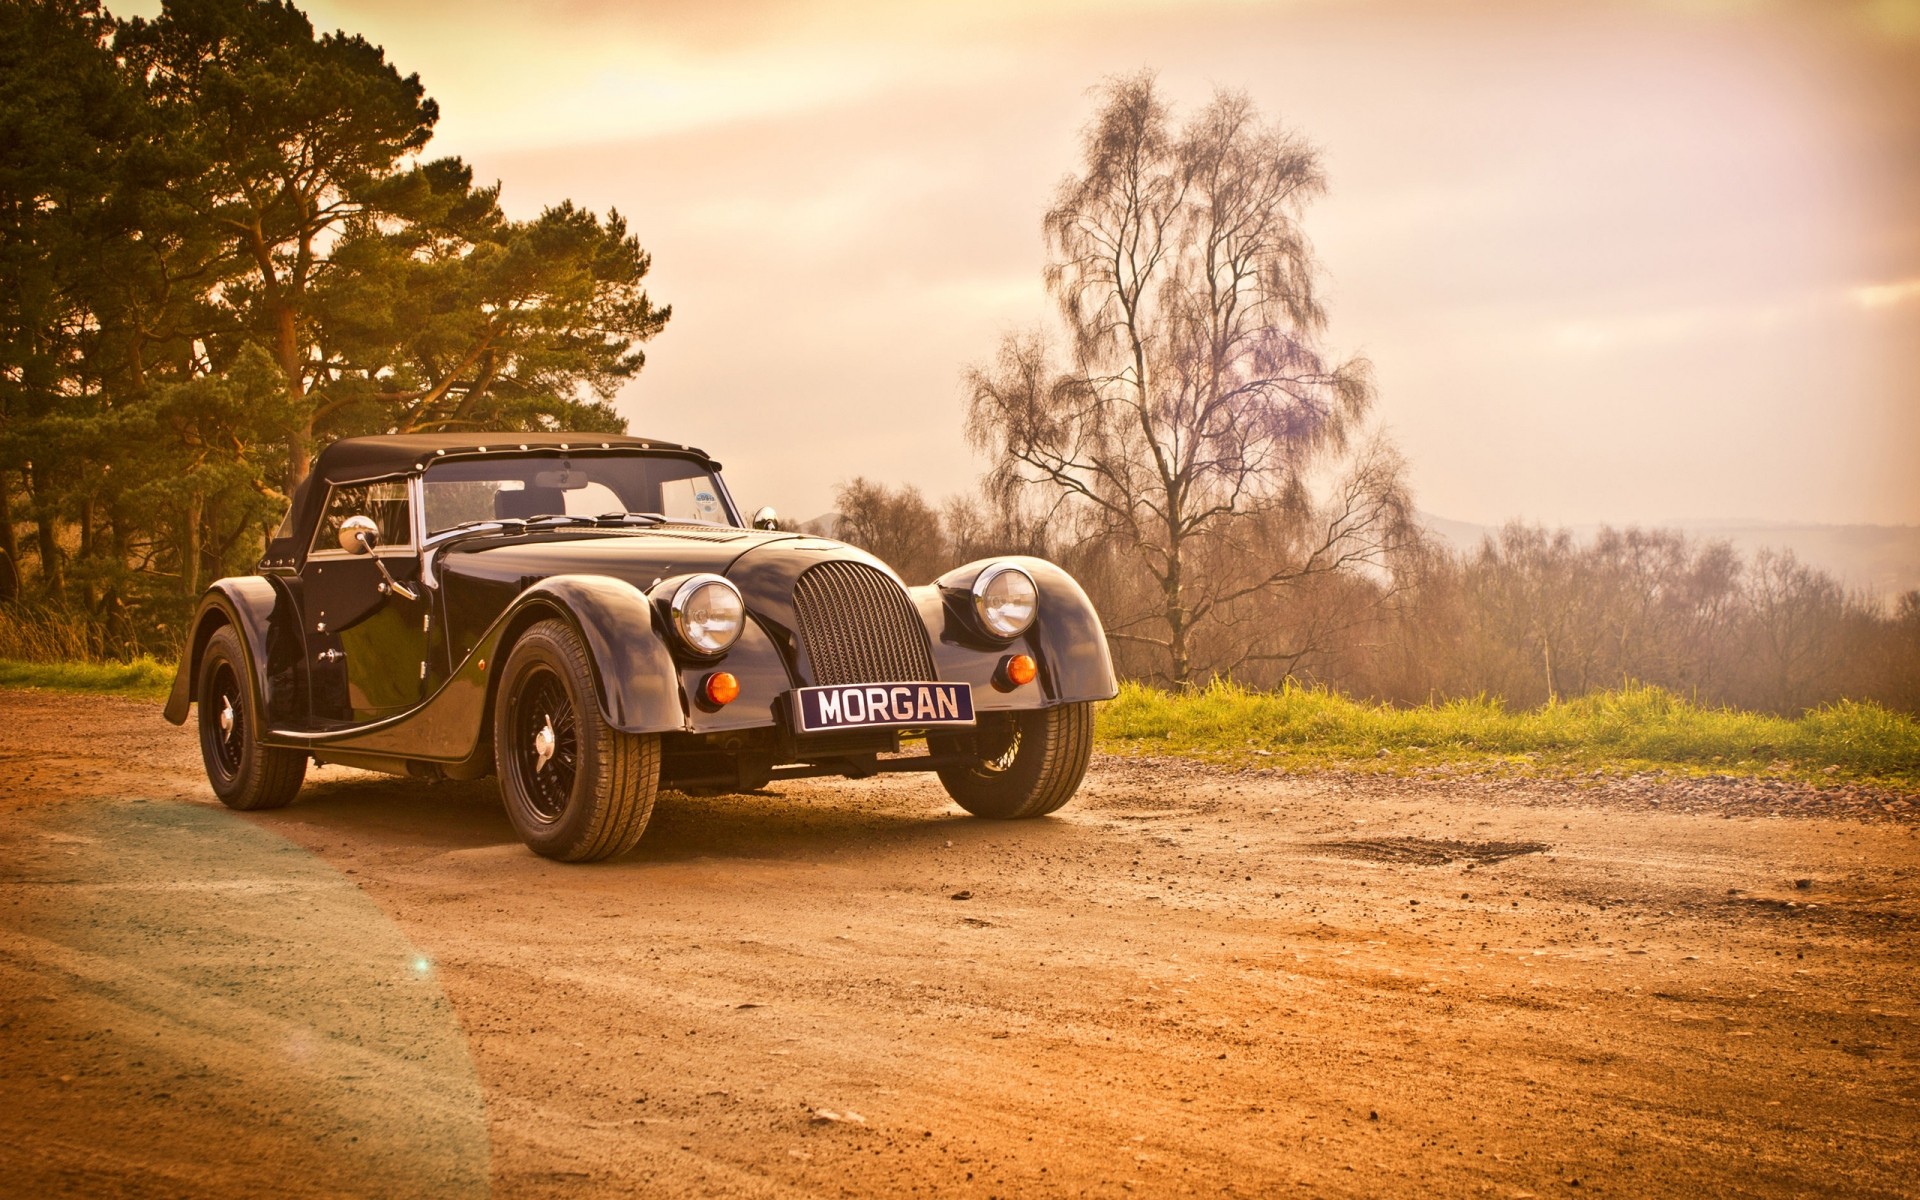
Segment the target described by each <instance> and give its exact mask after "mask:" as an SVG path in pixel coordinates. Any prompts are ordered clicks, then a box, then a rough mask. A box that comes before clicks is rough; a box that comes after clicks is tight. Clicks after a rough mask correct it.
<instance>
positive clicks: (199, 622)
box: [162, 575, 279, 729]
mask: <svg viewBox="0 0 1920 1200" xmlns="http://www.w3.org/2000/svg"><path fill="white" fill-rule="evenodd" d="M278 600H279V593H278V592H277V591H276V590H275V588H274V586H273V584H272V583H270V582H269V581H268V580H267V579H265V578H264V577H262V576H259V575H247V576H241V577H237V578H232V579H217V580H215V581H214V582H213V583H212V584H211V585H209V586H208V588H207V591H206V594H205V595H203V596H201V597H200V604H199V606H198V607H197V608H195V609H194V610H193V620H192V621H190V622H188V624H187V629H188V630H189V632H188V634H187V644H186V645H185V646H184V647H183V648H182V649H181V652H180V669H179V670H178V671H177V672H176V673H175V674H174V677H173V691H172V692H171V693H169V694H168V696H167V707H166V708H165V709H164V710H162V711H163V715H164V716H165V717H166V718H167V720H169V721H171V722H173V723H174V724H175V725H185V724H186V723H187V713H188V710H189V709H190V708H191V707H192V705H193V697H194V688H195V685H196V684H198V683H199V674H200V656H201V654H202V653H204V652H205V650H206V648H207V639H208V638H211V637H212V636H213V635H214V633H215V631H217V630H218V629H219V628H220V627H221V626H222V625H231V626H233V627H234V629H235V631H237V632H238V633H239V635H240V649H241V652H242V653H243V654H245V655H246V659H247V674H248V677H249V678H250V679H251V680H252V681H253V686H252V687H250V688H248V689H247V714H248V716H249V717H250V718H251V719H252V721H253V728H255V729H265V728H266V727H267V720H266V702H265V697H266V695H267V636H268V631H269V630H270V629H271V627H272V624H273V606H274V604H275V603H277V602H278Z"/></svg>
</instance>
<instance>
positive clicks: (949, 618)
mask: <svg viewBox="0 0 1920 1200" xmlns="http://www.w3.org/2000/svg"><path fill="white" fill-rule="evenodd" d="M995 563H1010V564H1012V565H1013V566H1016V567H1019V568H1021V569H1022V570H1024V571H1026V573H1027V574H1028V575H1031V576H1032V577H1033V584H1034V587H1036V588H1038V589H1039V591H1040V612H1039V615H1038V616H1037V617H1036V618H1035V619H1034V622H1033V627H1032V628H1031V629H1029V630H1027V632H1026V633H1024V634H1022V635H1021V636H1020V637H1019V638H1016V639H1015V641H1014V644H1013V645H1011V646H1009V645H1007V644H1005V643H1001V642H996V641H991V640H989V639H987V638H985V637H983V636H982V635H981V634H980V633H979V631H978V630H977V629H976V628H975V627H974V625H973V623H972V621H971V619H970V618H971V608H972V601H971V592H972V588H973V582H974V580H975V579H976V578H978V577H979V575H980V572H982V571H984V570H985V569H987V568H988V567H990V566H993V565H994V564H995ZM934 591H935V592H936V593H937V594H938V596H939V598H940V607H941V610H942V616H943V621H944V626H945V628H944V631H943V630H942V628H941V627H939V626H932V622H931V621H930V622H929V625H930V626H931V627H930V628H929V630H928V632H930V633H931V634H933V639H934V650H935V653H936V655H938V654H940V652H941V651H942V650H943V649H946V648H948V647H954V646H958V647H965V648H967V649H968V650H969V651H970V653H969V655H968V660H977V659H978V658H979V652H980V651H982V650H986V651H994V650H1000V651H1013V650H1016V649H1018V648H1019V647H1021V646H1023V645H1024V646H1025V647H1026V648H1027V649H1028V650H1030V651H1031V652H1032V653H1033V655H1034V657H1035V658H1037V659H1038V660H1039V661H1040V679H1041V684H1042V686H1043V687H1044V689H1045V693H1046V700H1047V703H1048V704H1049V705H1052V704H1071V703H1076V702H1079V701H1085V700H1111V699H1113V698H1114V697H1115V696H1116V695H1118V694H1119V692H1120V684H1119V681H1118V680H1116V679H1115V678H1114V674H1113V655H1112V653H1111V652H1110V651H1109V650H1108V648H1107V631H1106V628H1105V627H1104V626H1102V625H1101V624H1100V614H1099V613H1098V612H1096V611H1094V607H1093V601H1092V600H1089V599H1088V598H1087V593H1086V591H1085V590H1084V589H1083V588H1081V586H1080V584H1079V582H1078V581H1076V580H1075V579H1074V577H1073V576H1071V575H1069V574H1067V573H1066V572H1065V571H1063V570H1061V569H1060V568H1059V567H1057V566H1055V565H1054V564H1053V563H1050V562H1048V561H1047V560H1046V559H1044V558H1033V557H1031V556H1028V555H1012V556H1009V557H1005V558H987V559H981V560H979V561H978V562H970V563H968V564H967V565H965V566H963V567H955V568H954V569H953V570H951V571H948V572H947V573H946V574H945V575H942V576H941V577H940V578H939V579H937V580H935V581H934ZM924 611H925V610H924V609H923V612H924ZM996 661H997V660H996ZM941 665H942V676H941V677H942V678H949V676H947V675H946V674H945V670H946V665H947V664H946V663H945V662H944V661H943V662H942V664H941ZM955 665H956V666H959V665H960V664H959V662H956V664H955ZM975 691H976V693H978V692H979V689H978V688H977V687H976V689H975ZM995 707H998V706H997V705H995Z"/></svg>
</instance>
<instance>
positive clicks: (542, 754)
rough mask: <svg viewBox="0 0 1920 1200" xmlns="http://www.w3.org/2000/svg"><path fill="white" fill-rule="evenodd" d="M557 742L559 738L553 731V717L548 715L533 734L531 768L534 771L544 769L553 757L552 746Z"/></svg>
mask: <svg viewBox="0 0 1920 1200" xmlns="http://www.w3.org/2000/svg"><path fill="white" fill-rule="evenodd" d="M558 743H559V739H558V738H557V737H555V736H554V732H553V717H551V716H548V717H546V718H545V721H544V723H543V724H542V725H541V726H540V732H538V733H536V734H534V735H533V758H534V762H533V769H534V770H535V771H544V770H546V768H547V763H548V762H550V761H551V760H552V758H553V751H554V747H555V746H556V745H557V744H558Z"/></svg>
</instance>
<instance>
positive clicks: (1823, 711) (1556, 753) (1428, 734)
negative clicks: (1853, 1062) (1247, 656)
mask: <svg viewBox="0 0 1920 1200" xmlns="http://www.w3.org/2000/svg"><path fill="white" fill-rule="evenodd" d="M173 672H174V668H173V666H172V665H171V664H169V663H162V662H156V661H154V660H153V659H151V658H142V659H137V660H135V661H133V662H127V663H93V662H60V663H41V662H19V661H15V660H12V659H0V687H10V688H48V689H52V690H56V691H65V692H90V693H95V694H105V695H119V696H136V697H140V698H144V699H159V698H162V697H164V696H165V695H166V694H167V691H168V689H169V688H171V687H172V686H173ZM1098 733H1099V739H1100V748H1101V749H1102V750H1105V751H1107V752H1109V753H1116V754H1166V755H1174V756H1178V757H1183V758H1194V759H1200V760H1203V761H1208V762H1218V763H1224V764H1228V765H1234V766H1266V767H1283V768H1285V769H1287V770H1294V771H1303V770H1305V771H1311V770H1336V769H1337V770H1357V771H1370V772H1384V773H1391V774H1408V773H1411V772H1414V771H1419V770H1422V769H1428V768H1451V769H1454V770H1458V771H1469V772H1481V771H1488V770H1500V771H1517V772H1521V773H1526V774H1541V775H1559V776H1565V775H1574V774H1590V773H1592V772H1593V771H1595V770H1599V771H1604V772H1606V773H1608V774H1631V773H1634V772H1639V771H1654V770H1664V771H1667V772H1669V773H1679V774H1689V775H1709V774H1730V775H1760V776H1771V777H1776V778H1778V777H1784V778H1792V779H1805V780H1811V781H1815V782H1824V783H1835V782H1856V781H1857V782H1870V783H1876V784H1880V785H1883V786H1892V787H1898V788H1901V789H1903V790H1909V791H1920V721H1916V720H1915V719H1914V718H1912V717H1909V716H1905V715H1903V714H1900V713H1896V712H1891V711H1889V710H1887V709H1884V708H1881V707H1880V706H1879V705H1877V704H1861V703H1856V702H1854V701H1841V702H1840V703H1838V704H1833V705H1829V706H1827V707H1824V708H1817V709H1814V710H1813V711H1811V712H1808V713H1806V714H1804V715H1802V716H1799V717H1774V716H1768V715H1766V714H1763V713H1750V712H1741V711H1738V710H1736V709H1727V708H1703V707H1700V706H1698V705H1695V704H1690V703H1688V702H1687V701H1685V700H1683V699H1681V698H1680V697H1678V696H1675V695H1674V694H1673V693H1671V692H1668V691H1665V690H1663V689H1661V688H1657V687H1640V686H1629V687H1625V688H1621V689H1619V690H1617V691H1610V692H1597V693H1595V694H1593V695H1590V696H1583V697H1581V698H1580V699H1578V700H1568V701H1564V702H1561V703H1558V704H1548V705H1545V706H1543V707H1540V708H1534V709H1525V710H1520V711H1514V710H1511V709H1508V708H1507V707H1506V705H1504V704H1503V703H1501V702H1500V701H1498V700H1488V699H1476V700H1454V701H1450V702H1448V703H1445V704H1429V705H1422V706H1420V707H1418V708H1395V707H1393V706H1391V705H1385V704H1368V703H1365V702H1363V701H1359V700H1353V699H1349V698H1348V697H1345V696H1341V695H1338V694H1337V693H1333V692H1329V691H1326V690H1324V689H1315V688H1302V687H1292V686H1289V687H1286V688H1282V689H1281V690H1279V691H1274V692H1257V691H1252V690H1249V689H1246V688H1242V687H1237V686H1235V685H1233V684H1215V685H1213V686H1212V687H1209V688H1206V689H1203V690H1200V691H1195V692H1186V693H1171V692H1164V691H1160V690H1158V689H1156V688H1150V687H1146V686H1143V685H1141V684H1137V683H1128V684H1124V685H1122V687H1121V689H1120V695H1119V697H1118V698H1117V699H1115V700H1113V701H1111V702H1109V703H1107V704H1105V705H1102V706H1101V710H1100V716H1099V724H1098ZM1382 751H1385V753H1384V754H1383V753H1382Z"/></svg>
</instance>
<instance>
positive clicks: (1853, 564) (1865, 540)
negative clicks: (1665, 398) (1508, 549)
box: [1420, 513, 1920, 602]
mask: <svg viewBox="0 0 1920 1200" xmlns="http://www.w3.org/2000/svg"><path fill="white" fill-rule="evenodd" d="M1420 520H1421V522H1422V524H1424V525H1425V526H1426V527H1427V528H1428V529H1429V530H1431V531H1433V533H1434V534H1435V535H1437V536H1438V537H1439V538H1440V539H1441V540H1442V541H1443V542H1446V543H1448V544H1450V545H1452V546H1454V547H1456V548H1458V549H1462V550H1471V549H1474V548H1475V547H1477V546H1479V545H1480V540H1481V539H1482V538H1484V537H1486V536H1487V535H1489V534H1495V533H1498V532H1499V529H1498V528H1497V527H1495V526H1492V525H1475V524H1473V523H1472V522H1469V521H1454V520H1450V519H1449V518H1447V517H1441V516H1436V515H1434V514H1433V513H1421V514H1420ZM1661 527H1662V528H1667V529H1677V530H1679V531H1681V532H1682V533H1685V534H1686V535H1688V536H1689V537H1694V538H1699V539H1702V540H1706V541H1727V542H1732V543H1733V547H1734V549H1736V550H1738V551H1740V553H1741V554H1743V555H1748V556H1751V555H1752V554H1753V552H1754V551H1756V550H1759V549H1762V548H1763V547H1772V548H1773V549H1776V550H1791V551H1793V553H1794V554H1795V555H1796V556H1798V557H1799V559H1800V561H1801V562H1803V563H1806V564H1807V565H1808V566H1811V567H1818V568H1819V569H1820V570H1823V571H1825V572H1827V573H1828V574H1830V575H1832V576H1833V577H1834V578H1835V579H1838V580H1839V581H1840V582H1841V584H1842V585H1843V586H1845V587H1847V588H1850V589H1853V590H1855V591H1861V592H1868V593H1870V594H1872V595H1873V596H1876V597H1878V598H1879V599H1880V600H1882V601H1883V602H1884V601H1887V600H1891V599H1892V598H1893V597H1895V596H1898V595H1899V594H1900V593H1902V592H1907V591H1912V590H1913V589H1915V588H1920V525H1782V524H1770V523H1768V522H1765V521H1666V522H1662V523H1661ZM1569 528H1570V529H1571V530H1572V532H1573V535H1574V536H1575V537H1576V538H1579V539H1581V540H1583V541H1585V540H1588V539H1591V538H1592V537H1593V536H1594V535H1596V534H1597V533H1599V532H1600V526H1598V525H1574V526H1570V527H1569ZM1615 528H1625V526H1624V525H1616V526H1615Z"/></svg>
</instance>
